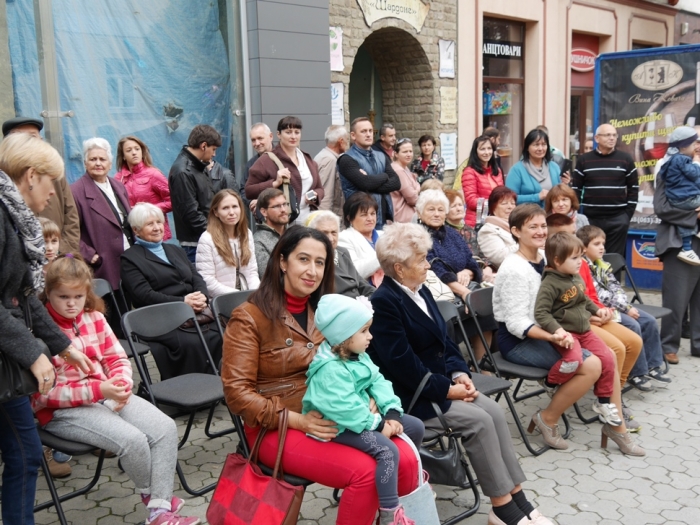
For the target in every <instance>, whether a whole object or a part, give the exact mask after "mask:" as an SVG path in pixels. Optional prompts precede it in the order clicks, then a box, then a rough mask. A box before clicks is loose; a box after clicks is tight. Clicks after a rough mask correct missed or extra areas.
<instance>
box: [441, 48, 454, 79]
mask: <svg viewBox="0 0 700 525" xmlns="http://www.w3.org/2000/svg"><path fill="white" fill-rule="evenodd" d="M438 46H439V48H440V70H439V71H438V76H439V77H440V78H454V77H455V42H454V40H442V39H440V40H439V41H438Z"/></svg>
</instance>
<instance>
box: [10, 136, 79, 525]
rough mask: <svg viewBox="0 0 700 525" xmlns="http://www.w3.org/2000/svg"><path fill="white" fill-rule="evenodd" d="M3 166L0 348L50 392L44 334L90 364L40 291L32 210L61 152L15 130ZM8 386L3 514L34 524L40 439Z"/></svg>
mask: <svg viewBox="0 0 700 525" xmlns="http://www.w3.org/2000/svg"><path fill="white" fill-rule="evenodd" d="M0 170H2V171H0V333H1V334H2V336H1V337H0V354H3V357H6V358H9V359H13V360H14V361H16V362H17V363H18V364H19V365H20V366H21V367H22V368H26V369H29V370H30V371H31V372H32V374H33V375H34V377H35V378H36V380H37V383H38V390H39V392H41V393H42V394H46V393H48V391H49V390H51V388H53V385H54V383H55V382H56V374H55V371H54V367H53V365H52V364H51V361H50V360H49V358H48V357H47V356H46V355H44V354H43V353H42V348H43V345H42V344H41V341H40V339H41V340H43V342H44V343H45V344H46V346H48V349H49V351H50V353H51V354H52V355H60V356H61V357H62V358H63V359H65V360H66V361H67V362H68V363H70V364H71V365H73V366H77V367H79V368H80V369H81V370H83V371H84V372H85V373H89V372H90V371H91V369H92V365H91V364H90V362H89V361H88V360H87V358H86V357H85V355H84V354H83V353H81V352H80V351H78V350H77V349H76V348H74V347H73V346H72V345H71V342H70V339H68V337H66V335H64V334H63V332H62V331H61V329H60V328H59V327H58V326H56V324H55V323H54V322H53V320H52V319H51V317H50V316H49V314H48V312H47V311H46V309H45V308H44V306H43V305H42V304H41V302H40V301H39V299H38V298H37V297H36V294H37V292H39V291H41V290H42V289H43V287H44V273H43V265H44V263H45V262H46V257H45V245H44V237H43V235H42V234H41V225H40V224H39V220H38V219H37V218H36V216H35V215H34V214H35V213H39V212H41V211H42V210H43V209H44V207H45V206H46V204H47V202H48V200H49V199H50V198H51V196H52V195H53V194H54V191H55V190H54V185H53V182H54V181H55V180H57V179H59V178H61V177H62V176H63V160H62V159H61V156H60V155H59V154H58V152H57V151H56V150H55V149H54V148H53V147H51V146H50V145H49V144H47V143H46V142H43V141H42V140H40V139H37V138H34V137H32V136H30V135H28V134H25V133H17V134H12V135H10V136H8V137H6V138H5V139H4V140H3V141H2V144H0ZM29 322H31V326H32V330H31V331H30V330H27V324H28V323H29ZM9 390H10V385H5V384H3V385H0V394H1V395H0V452H1V453H2V460H3V463H4V470H3V475H2V521H3V522H4V523H7V524H10V523H12V524H14V523H22V524H25V525H31V524H33V523H34V492H35V490H36V479H37V473H38V470H39V467H40V465H41V454H42V449H41V441H39V436H38V435H37V432H36V427H35V424H34V415H33V413H32V409H31V407H30V406H29V399H28V398H27V397H26V396H23V397H14V394H13V395H10V393H9ZM5 394H7V395H5Z"/></svg>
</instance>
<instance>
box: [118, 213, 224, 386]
mask: <svg viewBox="0 0 700 525" xmlns="http://www.w3.org/2000/svg"><path fill="white" fill-rule="evenodd" d="M129 224H130V225H131V228H132V229H133V230H134V234H135V237H136V242H135V243H134V245H133V246H132V247H131V248H129V249H128V250H126V251H125V252H124V253H123V254H122V256H121V279H122V283H123V286H124V294H125V296H126V298H127V299H128V300H129V302H130V303H131V304H133V305H134V306H135V307H136V308H141V307H142V306H150V305H153V304H160V303H169V302H176V301H182V302H185V303H187V304H189V305H190V306H191V307H192V309H193V310H194V311H195V312H196V313H201V312H202V311H203V310H205V309H206V308H207V305H208V302H209V297H208V296H209V293H208V291H207V285H206V283H205V282H204V279H203V278H202V276H201V275H200V274H199V273H198V272H197V270H196V269H195V267H194V265H193V264H192V263H191V262H190V261H189V259H188V258H187V254H186V253H185V251H184V250H183V249H182V248H180V247H179V246H176V245H175V244H168V243H164V242H163V235H164V234H165V226H164V224H165V217H164V216H163V212H162V211H161V210H160V208H158V207H157V206H155V205H153V204H150V203H147V202H140V203H138V204H136V206H134V209H133V210H131V213H130V214H129ZM212 321H213V318H212ZM201 324H202V323H201V322H200V325H201ZM202 332H203V333H204V338H205V340H206V342H207V345H208V346H209V350H210V351H211V354H212V357H213V358H214V362H215V363H218V362H219V359H220V358H221V334H220V333H219V332H218V331H217V330H216V323H213V322H210V323H208V324H205V325H204V326H202ZM199 344H200V342H199V336H198V335H197V333H196V331H194V330H193V329H184V328H178V329H176V330H174V331H172V332H170V333H168V334H166V335H164V336H163V337H159V338H158V340H157V341H149V346H150V347H151V352H152V354H153V357H154V359H155V361H156V365H158V371H159V372H160V375H161V379H169V378H171V377H176V376H179V375H182V374H186V373H191V372H200V373H210V372H211V369H210V368H209V366H208V365H207V360H206V358H205V356H204V355H203V352H194V351H193V349H194V348H196V347H197V345H199Z"/></svg>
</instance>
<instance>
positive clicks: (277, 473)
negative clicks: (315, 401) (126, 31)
mask: <svg viewBox="0 0 700 525" xmlns="http://www.w3.org/2000/svg"><path fill="white" fill-rule="evenodd" d="M288 420H289V411H288V410H287V409H286V408H285V409H283V410H282V412H281V413H280V416H279V423H278V426H277V435H278V441H277V459H276V460H275V469H274V470H273V471H272V477H273V478H275V479H282V476H284V472H283V471H282V452H284V442H285V440H286V439H287V425H288Z"/></svg>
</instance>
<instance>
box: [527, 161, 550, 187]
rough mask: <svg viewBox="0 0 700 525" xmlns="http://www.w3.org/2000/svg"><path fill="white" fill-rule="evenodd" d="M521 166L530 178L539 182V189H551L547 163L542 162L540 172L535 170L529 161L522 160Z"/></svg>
mask: <svg viewBox="0 0 700 525" xmlns="http://www.w3.org/2000/svg"><path fill="white" fill-rule="evenodd" d="M523 166H525V169H526V170H527V172H528V173H529V174H530V176H531V177H532V178H533V179H535V180H536V181H537V182H539V184H540V187H541V188H542V189H543V190H551V189H552V178H551V177H550V176H549V163H548V162H547V161H546V160H544V159H543V160H542V171H539V170H538V169H536V168H535V167H534V166H533V165H532V164H530V162H529V161H527V160H523Z"/></svg>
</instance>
